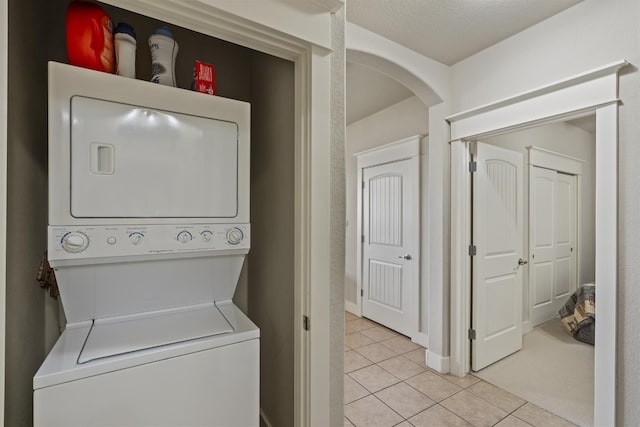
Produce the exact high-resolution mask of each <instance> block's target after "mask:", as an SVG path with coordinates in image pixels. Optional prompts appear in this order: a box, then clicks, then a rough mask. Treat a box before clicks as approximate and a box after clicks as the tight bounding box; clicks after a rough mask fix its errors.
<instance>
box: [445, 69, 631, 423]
mask: <svg viewBox="0 0 640 427" xmlns="http://www.w3.org/2000/svg"><path fill="white" fill-rule="evenodd" d="M626 65H628V62H627V61H625V60H621V61H617V62H615V63H611V64H607V65H604V66H602V67H600V68H597V69H594V70H590V71H587V72H585V73H582V74H579V75H577V76H573V77H570V78H568V79H565V80H562V81H559V82H555V83H552V84H550V85H548V86H544V87H541V88H538V89H535V90H532V91H529V92H526V93H523V94H519V95H516V96H514V97H511V98H507V99H504V100H501V101H497V102H495V103H492V104H488V105H485V106H481V107H479V108H476V109H473V110H468V111H465V112H462V113H459V114H455V115H453V116H449V117H448V118H447V121H448V122H449V124H450V128H451V216H452V219H451V372H452V373H453V374H454V375H458V376H463V375H465V374H466V373H468V372H469V360H470V357H469V356H470V353H469V352H470V343H469V340H468V338H467V329H468V328H469V325H470V310H471V298H470V290H471V289H470V287H471V286H470V284H471V282H470V280H471V261H470V257H469V256H468V252H467V248H468V246H469V245H470V244H471V206H470V203H471V197H470V196H471V176H470V173H469V172H468V171H469V169H468V164H469V149H468V145H469V142H470V141H474V140H478V139H481V138H483V137H488V136H493V135H498V134H503V133H506V132H512V131H515V130H519V129H525V128H529V127H533V126H537V125H540V124H544V123H551V122H556V121H562V120H566V119H568V118H575V117H580V116H584V115H586V114H589V113H593V112H595V114H596V241H597V247H596V283H597V288H596V300H597V301H598V322H597V323H596V335H597V336H598V339H597V340H596V345H595V353H596V356H595V376H594V382H595V400H594V401H595V402H597V405H596V406H595V408H594V423H595V425H614V424H615V400H616V394H615V393H616V311H617V307H616V306H617V302H616V300H617V242H618V240H617V233H618V229H617V218H618V208H617V202H618V193H617V179H618V164H617V154H618V104H619V102H620V101H619V99H618V71H619V70H620V69H621V68H623V67H624V66H626Z"/></svg>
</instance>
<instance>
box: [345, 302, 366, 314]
mask: <svg viewBox="0 0 640 427" xmlns="http://www.w3.org/2000/svg"><path fill="white" fill-rule="evenodd" d="M344 309H345V310H346V311H348V312H349V313H351V314H354V315H356V316H358V317H362V313H361V312H360V307H358V304H356V303H355V302H351V301H347V300H344Z"/></svg>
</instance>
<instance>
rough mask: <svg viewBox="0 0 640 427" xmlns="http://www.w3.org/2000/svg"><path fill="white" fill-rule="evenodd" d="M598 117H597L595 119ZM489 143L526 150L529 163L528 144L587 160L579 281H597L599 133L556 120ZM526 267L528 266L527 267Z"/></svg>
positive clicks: (526, 288) (582, 192) (526, 308)
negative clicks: (596, 162) (596, 151)
mask: <svg viewBox="0 0 640 427" xmlns="http://www.w3.org/2000/svg"><path fill="white" fill-rule="evenodd" d="M594 120H595V118H594ZM483 142H486V143H488V144H492V145H497V146H499V147H503V148H507V149H510V150H515V151H519V152H520V153H522V156H523V159H524V161H525V164H528V150H527V148H526V147H528V146H531V145H534V146H536V147H539V148H544V149H547V150H551V151H555V152H556V153H560V154H565V155H567V156H571V157H575V158H578V159H581V160H584V164H583V170H582V182H581V184H582V187H581V188H580V206H579V207H578V209H579V210H580V211H581V215H582V216H581V220H582V222H581V223H580V228H579V230H578V248H577V255H578V264H579V266H580V271H579V272H578V284H581V283H589V282H593V281H594V280H595V227H596V223H595V206H596V205H595V178H596V175H595V168H596V164H595V148H596V146H595V134H592V133H589V132H587V131H585V130H583V129H580V128H578V127H576V126H572V125H570V124H567V123H565V122H558V123H552V124H549V125H545V126H539V127H535V128H531V129H526V130H522V131H518V132H512V133H507V134H504V135H499V136H495V137H492V138H488V139H485V140H483ZM524 188H525V189H526V190H525V192H524V205H523V207H524V212H525V216H524V222H523V224H524V242H523V244H524V248H525V249H524V253H525V254H526V253H528V250H527V248H528V247H529V233H528V229H529V217H528V215H527V214H526V212H528V211H529V191H528V189H529V167H528V166H526V167H525V169H524ZM525 268H528V266H526V267H525ZM525 271H526V273H525V274H524V276H523V277H524V292H523V313H524V319H525V320H528V319H529V277H528V270H525Z"/></svg>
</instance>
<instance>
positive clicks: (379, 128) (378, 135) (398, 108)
mask: <svg viewBox="0 0 640 427" xmlns="http://www.w3.org/2000/svg"><path fill="white" fill-rule="evenodd" d="M348 102H349V100H347V103H348ZM428 129H429V111H428V109H427V107H425V105H424V104H423V103H422V102H421V101H420V100H419V99H418V98H417V97H415V96H412V97H411V98H407V99H405V100H404V101H400V102H399V103H397V104H394V105H392V106H390V107H388V108H385V109H384V110H381V111H379V112H377V113H375V114H372V115H371V116H369V117H365V118H364V119H362V120H358V121H357V122H354V123H352V124H350V125H349V126H347V137H346V144H345V165H346V171H345V175H346V187H347V192H346V216H347V222H346V237H345V279H344V286H345V289H344V296H345V300H346V301H349V302H352V303H354V304H355V302H356V288H357V285H356V260H357V251H356V244H357V235H358V230H357V208H358V206H357V202H356V198H357V191H358V185H357V184H358V183H357V182H356V179H357V178H356V176H357V160H356V156H355V155H354V154H355V153H358V152H360V151H364V150H367V149H369V148H374V147H378V146H380V145H384V144H387V143H390V142H394V141H398V140H400V139H403V138H407V137H409V136H413V135H425V134H426V133H427V132H428Z"/></svg>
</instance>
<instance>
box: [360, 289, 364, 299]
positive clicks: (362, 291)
mask: <svg viewBox="0 0 640 427" xmlns="http://www.w3.org/2000/svg"><path fill="white" fill-rule="evenodd" d="M360 296H361V297H363V296H364V289H360Z"/></svg>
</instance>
